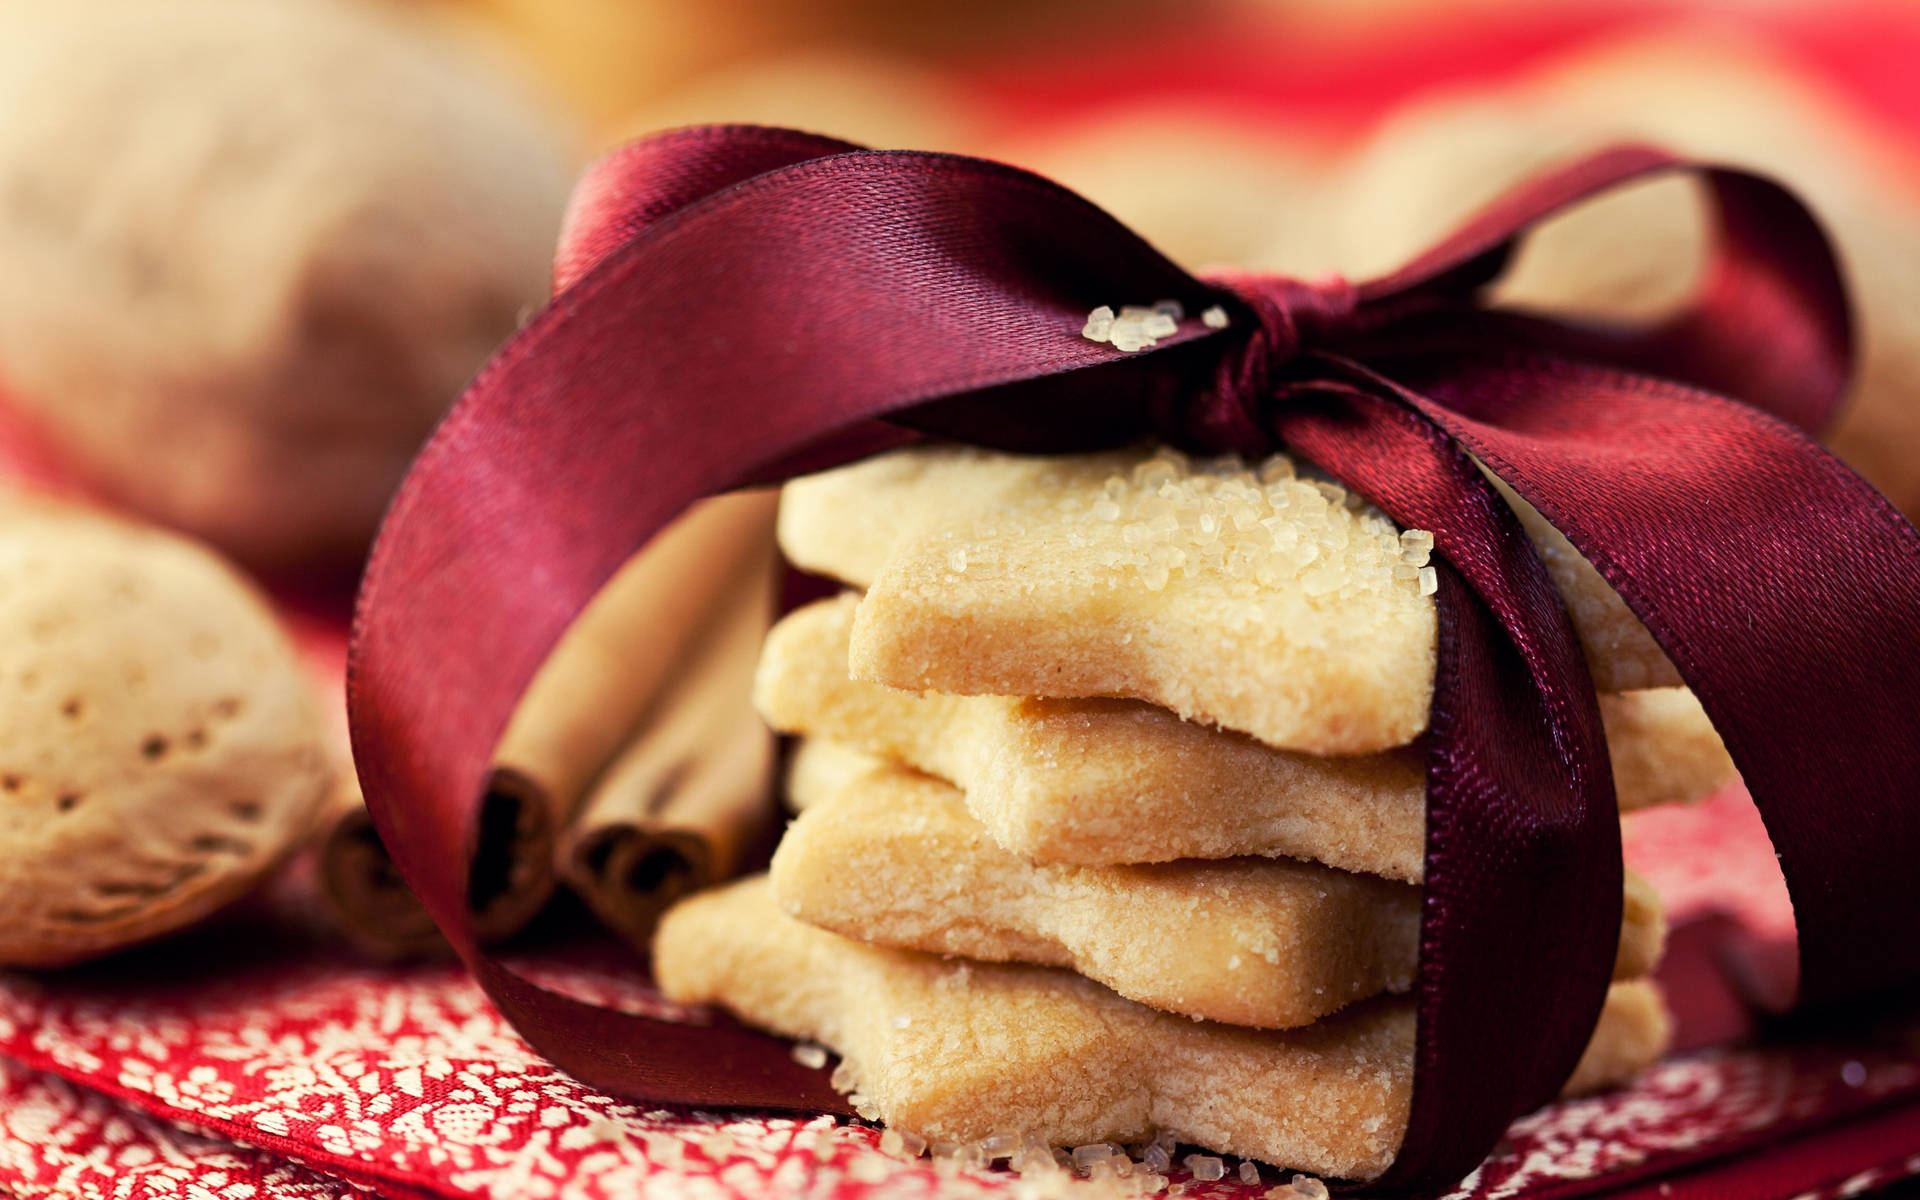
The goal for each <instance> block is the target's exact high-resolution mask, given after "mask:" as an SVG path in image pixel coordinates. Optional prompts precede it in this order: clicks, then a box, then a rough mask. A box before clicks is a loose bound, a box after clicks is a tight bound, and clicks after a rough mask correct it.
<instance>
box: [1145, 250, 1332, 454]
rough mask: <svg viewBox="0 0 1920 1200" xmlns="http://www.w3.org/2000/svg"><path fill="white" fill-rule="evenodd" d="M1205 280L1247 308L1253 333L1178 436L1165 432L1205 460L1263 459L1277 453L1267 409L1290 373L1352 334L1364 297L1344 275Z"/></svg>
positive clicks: (1232, 275) (1182, 419)
mask: <svg viewBox="0 0 1920 1200" xmlns="http://www.w3.org/2000/svg"><path fill="white" fill-rule="evenodd" d="M1206 280H1207V282H1209V283H1212V284H1214V285H1216V286H1218V287H1221V288H1224V289H1226V290H1227V291H1228V292H1231V293H1232V294H1233V295H1234V297H1235V298H1237V299H1238V300H1239V301H1240V302H1241V304H1242V305H1243V306H1244V307H1245V309H1246V312H1247V314H1248V315H1250V316H1251V317H1252V318H1253V320H1252V327H1251V329H1249V330H1248V331H1247V332H1246V333H1244V334H1243V335H1242V340H1241V341H1240V343H1239V345H1238V346H1237V347H1236V348H1234V349H1231V350H1227V351H1225V352H1223V353H1222V354H1221V356H1220V361H1219V365H1218V366H1217V367H1216V368H1215V369H1214V377H1213V386H1212V387H1211V388H1210V389H1208V390H1206V391H1204V392H1201V393H1199V394H1197V395H1195V396H1192V397H1190V398H1189V399H1188V401H1187V403H1186V404H1185V405H1184V406H1183V408H1182V410H1181V412H1180V415H1179V419H1178V420H1177V421H1176V422H1173V423H1172V424H1173V425H1174V428H1173V429H1168V430H1163V431H1162V432H1163V433H1171V434H1173V436H1170V437H1168V438H1167V439H1166V440H1168V441H1171V442H1174V443H1175V444H1183V445H1185V446H1187V447H1188V448H1190V449H1193V450H1197V451H1200V452H1202V453H1207V454H1242V455H1246V456H1248V457H1251V458H1262V457H1265V456H1266V455H1268V454H1271V453H1273V452H1274V451H1275V450H1276V449H1278V448H1279V447H1278V446H1277V444H1276V442H1275V438H1274V435H1273V423H1272V421H1271V420H1270V416H1271V413H1270V411H1269V409H1270V406H1271V405H1272V403H1273V401H1274V399H1275V397H1276V396H1277V395H1278V392H1279V388H1280V385H1281V384H1282V383H1283V382H1285V381H1286V379H1287V372H1288V370H1289V368H1291V367H1293V366H1294V365H1295V364H1296V363H1297V362H1298V361H1299V359H1300V357H1301V355H1302V354H1303V353H1304V352H1306V351H1309V350H1314V349H1325V348H1327V347H1329V346H1331V345H1334V344H1337V342H1338V341H1339V339H1340V337H1341V335H1342V334H1344V333H1348V332H1350V331H1352V329H1353V327H1354V323H1355V314H1356V311H1357V309H1358V307H1359V299H1360V295H1359V291H1358V289H1356V288H1355V287H1354V286H1353V284H1351V283H1349V282H1348V281H1347V280H1346V279H1345V278H1343V277H1341V276H1339V275H1328V276H1326V277H1324V278H1321V279H1318V280H1311V281H1308V280H1299V279H1289V278H1287V277H1285V276H1281V275H1264V274H1258V273H1254V272H1247V271H1224V270H1223V271H1214V272H1209V273H1208V275H1207V276H1206Z"/></svg>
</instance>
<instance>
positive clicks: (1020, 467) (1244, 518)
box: [781, 447, 1678, 754]
mask: <svg viewBox="0 0 1920 1200" xmlns="http://www.w3.org/2000/svg"><path fill="white" fill-rule="evenodd" d="M782 509H783V511H782V515H781V544H782V546H783V548H784V549H785V550H786V552H787V554H788V556H789V557H790V558H791V559H793V561H794V562H796V563H798V564H799V565H801V566H803V567H806V568H808V569H811V570H816V571H820V572H822V573H825V574H829V575H833V576H836V577H838V578H840V579H843V580H846V581H847V582H850V583H853V584H856V585H860V586H865V587H868V588H869V598H868V603H867V604H866V605H864V606H863V609H862V612H861V617H860V624H859V627H858V629H857V631H856V636H855V646H854V657H853V667H854V673H855V674H856V675H858V676H860V677H862V678H871V679H874V680H876V681H878V682H882V683H888V684H892V685H894V686H897V687H907V688H914V689H926V688H932V689H936V690H939V691H945V692H961V693H970V694H972V693H986V694H996V695H1019V696H1047V697H1066V698H1072V697H1080V696H1128V697H1132V698H1135V699H1140V700H1146V701H1149V702H1151V703H1154V704H1158V705H1161V706H1163V707H1166V708H1171V709H1173V710H1174V711H1176V712H1178V713H1179V714H1180V715H1182V716H1184V717H1188V718H1193V719H1200V720H1205V721H1209V722H1211V723H1214V724H1218V725H1222V726H1224V727H1226V728H1229V729H1238V730H1241V731H1243V732H1246V733H1250V734H1252V735H1254V736H1255V737H1257V738H1259V739H1260V740H1262V741H1264V742H1267V743H1268V744H1270V745H1274V746H1279V747H1283V748H1286V749H1292V750H1304V751H1308V752H1311V753H1316V754H1357V753H1369V752H1373V751H1377V750H1381V749H1386V748H1388V747H1391V746H1396V745H1402V744H1404V743H1406V742H1408V741H1410V740H1412V738H1413V737H1414V736H1415V735H1416V734H1418V733H1419V732H1420V731H1421V730H1422V729H1424V728H1425V726H1426V720H1427V707H1428V703H1429V700H1430V698H1431V693H1432V683H1433V655H1434V637H1435V624H1434V605H1433V603H1432V601H1431V600H1430V599H1429V598H1428V596H1429V595H1430V593H1431V590H1432V588H1433V586H1434V579H1433V574H1432V572H1430V571H1426V570H1424V568H1425V566H1426V561H1427V553H1428V549H1429V548H1430V546H1431V538H1430V537H1426V536H1425V535H1423V534H1421V533H1420V532H1418V531H1410V532H1408V533H1407V534H1406V535H1405V536H1404V538H1403V537H1402V536H1401V535H1400V534H1399V533H1398V531H1396V529H1395V528H1394V526H1393V524H1392V523H1391V522H1390V521H1388V520H1387V519H1386V517H1385V516H1383V515H1382V514H1380V513H1379V512H1378V511H1377V510H1375V509H1373V508H1371V507H1370V506H1367V505H1364V504H1361V503H1359V501H1358V498H1357V497H1354V496H1352V495H1350V494H1349V493H1347V492H1346V491H1345V490H1344V489H1341V488H1339V487H1337V486H1335V485H1333V484H1331V483H1327V482H1324V481H1321V480H1315V479H1310V478H1306V477H1304V476H1300V475H1296V474H1295V472H1294V468H1293V465H1292V463H1291V460H1289V459H1287V458H1286V457H1285V456H1284V455H1280V456H1275V457H1274V458H1271V459H1269V460H1267V461H1266V462H1265V463H1263V464H1261V465H1260V466H1259V468H1258V470H1257V472H1256V471H1255V470H1253V469H1249V468H1248V467H1246V466H1245V465H1243V464H1240V463H1238V461H1237V460H1230V459H1229V460H1214V461H1194V460H1189V459H1187V458H1185V457H1183V456H1181V455H1178V454H1176V453H1174V452H1171V451H1165V450H1163V451H1159V452H1157V453H1154V454H1152V455H1149V454H1148V453H1147V452H1146V451H1144V450H1138V451H1129V452H1119V453H1111V454H1097V455H1079V456H1070V457H1059V458H1031V457H1016V456H1012V455H1004V454H995V453H991V452H987V451H982V450H977V449H972V448H967V447H923V448H914V449H909V450H901V451H895V452H893V453H890V454H886V455H881V456H879V457H877V458H874V459H869V460H867V461H865V462H861V463H856V464H854V465H852V466H849V467H843V468H840V469H838V470H834V471H829V472H826V473H824V474H821V475H816V476H810V477H807V478H804V479H799V480H795V481H793V482H791V483H789V484H788V485H787V487H786V489H785V492H784V494H783V502H782ZM1541 536H1545V534H1544V533H1542V535H1541ZM1555 536H1556V537H1557V535H1555ZM1549 557H1550V558H1552V561H1553V563H1554V564H1555V565H1554V567H1553V573H1554V575H1555V578H1556V580H1557V581H1558V582H1559V584H1560V586H1561V587H1562V589H1563V590H1564V591H1565V592H1566V594H1567V595H1568V596H1569V598H1570V599H1569V608H1570V609H1571V611H1573V613H1574V615H1575V619H1576V625H1577V626H1580V628H1581V634H1582V637H1583V640H1584V641H1585V643H1586V645H1587V648H1588V655H1589V659H1590V660H1591V665H1592V666H1593V668H1594V672H1595V678H1596V681H1597V682H1598V684H1599V686H1600V687H1601V688H1602V689H1603V690H1610V691H1611V690H1620V689H1621V688H1622V687H1625V686H1631V687H1644V686H1649V685H1652V684H1665V683H1675V682H1678V680H1677V677H1675V676H1673V675H1672V674H1671V672H1670V670H1668V671H1665V672H1662V671H1659V670H1654V669H1651V668H1649V667H1648V665H1647V664H1646V663H1645V662H1644V661H1642V656H1641V655H1640V653H1639V651H1640V649H1641V646H1640V643H1637V642H1634V641H1632V639H1631V638H1629V637H1627V635H1626V634H1624V633H1622V632H1621V630H1620V629H1617V628H1615V626H1616V625H1617V624H1619V623H1620V622H1621V621H1623V620H1624V621H1625V622H1626V623H1627V625H1629V626H1632V627H1636V628H1637V625H1638V623H1637V622H1636V621H1634V619H1633V618H1632V615H1631V614H1630V613H1627V611H1626V609H1625V608H1624V606H1622V605H1620V604H1619V602H1618V599H1617V597H1614V595H1613V592H1612V590H1611V589H1610V588H1608V587H1607V585H1606V584H1605V583H1604V582H1603V581H1602V580H1601V579H1600V578H1599V576H1598V575H1597V574H1595V573H1594V572H1593V571H1592V569H1591V567H1589V566H1587V565H1586V564H1585V562H1584V561H1583V560H1581V559H1579V556H1578V555H1574V556H1572V557H1571V558H1570V559H1569V558H1567V557H1566V556H1564V555H1562V556H1557V557H1556V556H1552V555H1550V556H1549ZM1602 599H1604V601H1605V602H1604V603H1603V602H1601V600H1602ZM1583 622H1584V624H1583ZM1643 636H1644V635H1643ZM1616 647H1626V648H1627V649H1628V650H1631V651H1632V652H1633V655H1632V657H1631V659H1630V660H1629V659H1627V658H1623V659H1622V660H1621V662H1622V665H1621V666H1620V667H1619V669H1618V670H1617V671H1616V669H1615V667H1614V666H1613V665H1612V659H1611V658H1610V657H1609V656H1610V655H1611V654H1612V653H1613V652H1614V648H1616ZM1623 653H1624V652H1623ZM1656 653H1657V651H1656ZM1662 661H1664V659H1663V660H1662ZM1616 676H1617V677H1616Z"/></svg>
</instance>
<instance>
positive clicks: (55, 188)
mask: <svg viewBox="0 0 1920 1200" xmlns="http://www.w3.org/2000/svg"><path fill="white" fill-rule="evenodd" d="M573 166H574V163H573V161H572V154H571V152H570V150H569V148H568V146H567V145H566V143H565V141H564V139H563V138H562V136H561V135H560V133H559V132H558V131H557V130H556V129H555V128H553V127H550V125H549V124H548V123H547V121H546V120H545V119H544V117H543V116H542V115H541V114H540V113H538V112H536V111H534V110H533V109H532V108H530V107H529V106H528V105H527V103H525V102H524V101H523V100H521V99H519V98H517V97H516V96H515V95H513V94H512V93H511V92H510V91H509V90H508V89H506V88H505V87H504V86H503V85H502V84H501V83H500V82H499V81H497V80H495V79H494V78H492V77H490V76H489V75H488V74H486V73H485V72H483V71H481V70H478V69H477V68H474V67H472V66H470V65H469V64H467V63H465V62H463V61H461V60H460V59H458V58H457V57H455V56H452V55H451V54H450V53H449V52H448V51H447V50H446V48H444V47H442V46H440V45H437V44H436V43H435V41H434V40H433V39H431V38H429V37H428V36H426V35H425V34H424V33H422V32H420V31H418V30H409V29H406V28H404V27H401V26H398V25H395V24H393V23H391V22H390V21H389V20H388V19H387V18H386V17H384V16H382V15H379V14H376V13H375V12H374V11H373V10H370V9H365V8H362V7H359V6H357V5H354V4H351V3H348V2H345V0H342V2H339V3H330V2H326V0H273V2H272V3H254V2H251V0H168V2H167V3H165V4H146V3H138V2H128V0H86V2H82V3H60V4H55V3H25V2H21V0H15V2H14V3H10V4H6V5H0V261H4V262H5V263H6V270H5V271H4V272H0V393H3V394H4V396H5V399H6V402H7V404H8V405H9V406H11V407H12V408H14V409H15V410H16V411H18V412H20V413H21V414H23V415H24V416H25V417H26V418H27V419H28V420H29V421H30V422H31V423H32V424H33V425H34V426H36V427H37V428H38V429H39V430H40V431H41V432H42V434H43V435H44V437H45V438H46V440H47V441H48V442H49V443H50V444H51V446H52V448H53V449H54V451H55V452H56V453H57V454H58V455H59V456H60V457H61V458H62V459H63V460H64V461H65V462H66V464H67V465H68V466H70V467H71V468H73V469H74V470H75V471H77V473H79V474H81V475H82V476H83V477H85V478H87V479H89V480H91V481H92V482H93V483H94V484H95V485H96V486H97V487H99V488H100V489H101V490H102V491H104V492H107V493H108V494H110V495H111V496H112V497H113V498H114V499H116V500H119V501H121V502H123V503H126V504H128V505H129V506H131V507H133V508H136V509H138V510H140V511H143V512H145V513H148V514H151V515H153V516H155V517H157V518H159V519H161V520H163V521H166V522H168V523H171V524H173V525H176V526H179V527H181V528H184V529H187V530H190V531H192V532H194V533H197V534H199V535H201V536H204V537H206V538H208V539H209V540H211V541H213V542H215V543H217V544H219V545H220V546H222V547H224V548H226V549H228V550H230V551H232V552H234V553H235V554H237V555H239V556H241V557H242V558H244V559H246V560H248V561H249V562H251V563H253V564H255V565H260V566H268V567H286V566H292V565H297V564H311V563H316V562H320V561H335V562H338V561H351V560H352V559H353V558H354V557H356V556H357V554H358V552H359V551H360V550H361V549H363V548H364V546H365V543H366V541H367V540H368V538H369V537H370V536H371V534H372V532H373V529H374V525H375V523H376V522H377V520H378V518H379V515H380V513H381V511H382V508H383V507H384V505H385V503H386V501H387V498H388V495H389V493H390V492H391V490H392V488H393V486H394V485H395V484H396V483H397V482H398V480H399V478H400V475H401V473H402V471H403V470H404V468H405V466H406V464H407V462H408V461H409V459H410V458H411V457H412V455H413V453H414V451H415V450H416V449H417V448H418V446H419V443H420V442H421V440H422V439H423V438H424V436H425V435H426V433H427V432H428V430H429V429H430V428H431V427H432V424H433V422H434V421H435V419H436V418H437V417H438V416H439V414H440V413H441V411H442V410H443V409H444V408H445V407H446V406H447V404H448V403H449V402H450V401H451V400H452V399H453V398H454V397H455V396H456V395H457V394H458V392H459V391H460V388H461V386H462V385H463V384H464V382H465V381H466V379H467V378H468V376H470V375H471V374H472V372H473V371H474V370H475V369H476V368H477V367H478V366H479V364H480V363H481V362H482V361H484V360H485V358H486V357H487V355H488V354H489V353H490V352H491V351H492V350H493V349H494V347H495V346H496V345H498V343H499V342H500V341H501V340H503V339H504V338H505V337H506V336H507V335H508V334H509V333H511V332H512V330H513V328H514V325H515V322H516V320H517V318H518V316H519V315H520V314H521V313H523V312H524V311H526V310H528V309H529V308H531V307H533V306H536V305H538V304H539V303H540V302H541V301H542V300H543V299H544V298H545V294H546V273H547V268H548V262H549V260H550V256H551V253H552V246H553V239H554V235H555V231H556V229H557V228H558V224H559V218H560V213H561V209H562V207H563V205H564V202H565V197H566V192H567V188H568V185H569V182H570V180H571V177H572V171H573Z"/></svg>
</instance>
